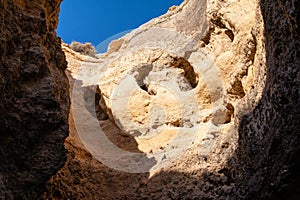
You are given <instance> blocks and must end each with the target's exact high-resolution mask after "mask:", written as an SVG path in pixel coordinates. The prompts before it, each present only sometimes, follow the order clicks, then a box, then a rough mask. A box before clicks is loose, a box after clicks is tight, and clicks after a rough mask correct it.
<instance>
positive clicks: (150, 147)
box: [43, 0, 299, 199]
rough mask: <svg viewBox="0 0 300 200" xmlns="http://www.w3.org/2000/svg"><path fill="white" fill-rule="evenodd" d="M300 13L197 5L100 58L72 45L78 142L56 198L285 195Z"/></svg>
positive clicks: (293, 142) (258, 6)
mask: <svg viewBox="0 0 300 200" xmlns="http://www.w3.org/2000/svg"><path fill="white" fill-rule="evenodd" d="M279 4H280V5H279ZM296 8H297V6H296V1H290V2H289V3H278V2H270V1H268V2H267V1H266V2H265V1H261V2H258V1H250V0H241V1H229V0H228V1H200V0H189V1H184V2H183V4H182V5H181V6H178V7H172V8H170V10H169V11H168V13H166V14H165V15H163V16H161V17H158V18H155V19H153V20H151V21H150V22H148V23H146V24H144V25H142V26H141V27H139V28H138V29H136V30H134V31H132V32H131V33H129V34H127V35H126V36H124V37H122V38H120V39H118V40H116V41H113V42H112V43H111V44H110V47H109V50H108V52H107V53H106V54H102V55H98V59H95V58H90V57H87V56H83V55H80V54H78V53H76V52H74V51H72V50H70V49H69V48H68V46H67V45H63V50H64V51H65V53H66V58H67V61H68V63H69V65H68V77H69V80H70V82H71V85H72V90H71V93H72V110H71V115H70V116H71V119H70V125H71V126H70V133H71V135H70V137H69V138H68V139H67V141H66V148H67V150H68V154H67V155H68V159H67V162H66V164H65V166H64V167H63V168H62V169H61V170H60V171H59V172H58V173H57V174H56V175H55V176H53V177H52V179H51V180H50V181H49V182H48V185H47V190H46V192H45V193H44V195H43V196H44V198H72V197H73V196H75V195H79V197H80V198H87V199H89V198H90V199H92V198H95V197H97V198H104V199H143V198H144V199H166V198H170V199H266V198H268V197H270V196H271V195H272V194H274V193H276V192H277V191H278V190H279V189H280V188H282V186H284V184H285V182H286V181H287V180H289V179H288V177H289V176H290V175H291V173H292V171H293V167H297V165H296V166H294V163H295V162H294V160H295V159H296V152H297V150H298V149H299V133H298V132H297V131H298V130H299V127H298V125H297V124H299V123H298V120H299V117H297V116H298V115H299V109H298V107H299V96H298V95H299V94H298V89H297V88H298V87H297V86H298V85H299V70H298V69H297V67H296V66H297V65H299V59H298V57H297V55H298V54H299V48H297V45H299V35H298V33H299V30H298V25H296V24H297V23H296V21H297V20H296V21H295V19H296V18H297V17H298V14H297V12H296ZM282 10H284V12H282ZM277 26H279V27H277ZM285 38H286V39H285ZM285 40H287V41H288V42H284V41H285ZM99 124H100V126H101V130H102V132H104V133H105V136H106V138H104V137H103V138H101V139H99V135H100V134H99ZM286 124H288V126H287V125H286ZM107 138H108V139H109V140H110V142H109V141H108V140H105V139H107ZM102 139H103V140H102ZM106 143H113V144H114V145H115V147H117V148H115V149H113V150H111V149H110V146H109V145H108V146H106V145H107V144H106ZM101 146H104V147H105V148H103V147H102V148H101ZM106 147H107V148H106ZM120 149H121V150H120ZM122 150H123V151H122ZM124 151H125V152H126V153H127V154H126V155H128V158H125V157H122V156H123V155H124ZM133 152H134V153H138V154H139V155H140V157H138V156H137V157H135V158H136V160H135V161H136V162H135V163H134V162H132V159H130V155H131V153H133ZM139 161H141V162H139ZM132 163H134V164H136V165H133V166H130V164H132ZM138 170H140V171H138Z"/></svg>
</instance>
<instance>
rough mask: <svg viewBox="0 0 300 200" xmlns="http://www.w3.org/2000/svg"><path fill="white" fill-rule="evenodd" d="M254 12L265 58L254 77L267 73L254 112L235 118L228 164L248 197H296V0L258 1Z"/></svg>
mask: <svg viewBox="0 0 300 200" xmlns="http://www.w3.org/2000/svg"><path fill="white" fill-rule="evenodd" d="M258 13H261V15H262V19H263V23H264V26H263V27H262V28H263V29H262V30H263V32H262V33H260V34H263V45H264V49H265V53H264V54H262V55H258V56H259V57H260V60H264V59H265V70H264V69H263V68H264V67H263V65H261V68H260V69H259V73H258V74H257V75H258V76H260V77H264V76H265V77H266V81H265V87H264V90H263V93H262V98H261V100H260V101H259V103H258V105H257V106H256V107H255V108H254V110H253V112H250V113H247V112H245V111H244V112H240V114H239V116H238V118H239V120H238V123H237V125H238V131H239V141H238V149H237V152H236V157H235V158H234V159H232V160H231V161H233V162H230V165H234V166H236V167H233V168H232V170H231V172H232V173H233V174H235V177H237V178H236V182H238V183H239V184H238V185H239V186H238V191H239V192H240V195H241V196H245V197H246V198H247V199H254V198H255V199H266V198H270V197H271V198H272V199H298V198H299V197H300V193H299V191H298V190H299V178H300V174H299V172H298V171H299V155H300V154H299V150H300V138H299V137H300V135H299V130H300V126H299V124H300V112H299V108H300V103H299V102H300V101H299V100H300V99H299V85H300V73H299V66H300V49H299V45H300V40H299V37H300V35H299V28H300V24H299V23H300V3H299V1H296V0H292V1H266V0H261V1H260V3H259V10H258ZM262 64H263V63H262ZM261 79H263V78H261ZM251 98H253V96H251V95H250V96H248V99H246V101H247V102H248V104H249V102H251ZM245 113H246V114H245ZM297 188H298V189H297Z"/></svg>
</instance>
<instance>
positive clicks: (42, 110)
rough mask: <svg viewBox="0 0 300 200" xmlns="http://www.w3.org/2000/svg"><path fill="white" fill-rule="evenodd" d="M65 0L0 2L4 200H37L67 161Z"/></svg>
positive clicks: (0, 163) (0, 159) (0, 183)
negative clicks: (61, 25) (61, 18)
mask: <svg viewBox="0 0 300 200" xmlns="http://www.w3.org/2000/svg"><path fill="white" fill-rule="evenodd" d="M60 3H61V0H54V1H47V0H30V1H29V0H26V1H25V0H16V1H7V0H1V1H0V95H1V97H0V188H1V189H0V198H1V199H13V198H14V199H34V197H37V196H38V194H39V193H40V192H41V191H42V190H43V188H44V184H45V182H46V181H47V180H48V179H49V178H50V176H51V175H53V174H54V173H55V172H56V171H57V170H58V169H59V168H60V167H62V166H63V164H64V161H65V159H66V153H65V149H64V139H65V137H67V135H68V121H67V120H68V112H69V93H68V88H69V84H68V81H67V78H66V75H65V73H64V70H65V69H66V66H67V63H66V60H65V55H64V53H63V51H62V50H61V47H60V44H61V41H60V39H59V38H58V37H57V36H56V27H57V24H58V14H59V10H60V9H59V6H60Z"/></svg>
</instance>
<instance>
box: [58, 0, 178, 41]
mask: <svg viewBox="0 0 300 200" xmlns="http://www.w3.org/2000/svg"><path fill="white" fill-rule="evenodd" d="M182 2H183V0H127V1H125V0H110V1H104V0H86V1H82V0H64V1H63V2H62V4H61V12H60V16H59V26H58V29H57V33H58V35H59V36H60V37H61V38H62V39H63V41H64V42H65V43H68V44H69V43H71V42H72V41H78V42H82V43H84V42H91V43H92V44H93V45H95V46H96V45H98V44H99V43H101V42H102V41H104V40H106V39H107V38H109V37H111V36H113V35H115V34H118V33H121V32H123V31H127V30H130V29H134V28H137V27H138V26H140V25H142V24H143V23H145V22H147V21H149V20H151V19H153V18H155V17H158V16H160V15H162V14H164V13H166V12H167V11H168V8H169V7H171V6H172V5H180V3H182Z"/></svg>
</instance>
